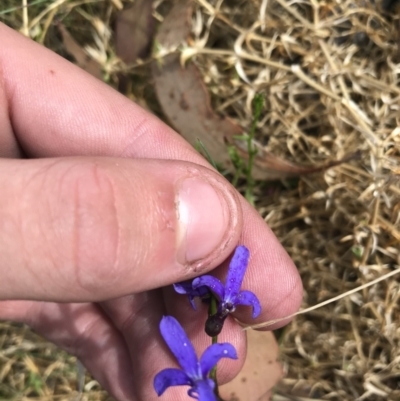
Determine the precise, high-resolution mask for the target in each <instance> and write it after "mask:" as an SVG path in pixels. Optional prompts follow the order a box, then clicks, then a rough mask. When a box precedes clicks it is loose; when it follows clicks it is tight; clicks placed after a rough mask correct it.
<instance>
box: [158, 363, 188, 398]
mask: <svg viewBox="0 0 400 401" xmlns="http://www.w3.org/2000/svg"><path fill="white" fill-rule="evenodd" d="M191 384H192V381H191V380H190V378H189V377H188V375H187V374H186V373H185V372H183V371H182V370H180V369H164V370H162V371H161V372H159V373H157V374H156V377H155V378H154V383H153V385H154V390H156V393H157V395H158V396H160V395H161V394H162V393H164V391H165V390H166V389H167V388H168V387H171V386H184V385H188V386H190V385H191Z"/></svg>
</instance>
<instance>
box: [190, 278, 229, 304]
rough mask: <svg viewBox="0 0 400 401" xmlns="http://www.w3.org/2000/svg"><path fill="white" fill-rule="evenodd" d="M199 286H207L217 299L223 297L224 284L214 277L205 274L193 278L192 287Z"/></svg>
mask: <svg viewBox="0 0 400 401" xmlns="http://www.w3.org/2000/svg"><path fill="white" fill-rule="evenodd" d="M201 286H205V287H208V288H209V289H210V291H212V292H213V293H214V294H215V295H216V296H217V297H218V298H219V300H223V299H224V295H225V289H224V285H223V284H222V283H221V281H220V280H218V279H217V278H216V277H213V276H208V275H205V276H200V277H197V278H195V279H194V280H193V288H195V289H196V288H199V287H201Z"/></svg>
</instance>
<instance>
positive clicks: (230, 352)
mask: <svg viewBox="0 0 400 401" xmlns="http://www.w3.org/2000/svg"><path fill="white" fill-rule="evenodd" d="M221 358H230V359H237V353H236V350H235V347H234V346H233V345H232V344H229V343H217V344H213V345H210V346H209V347H208V348H207V349H206V350H205V351H204V353H203V355H202V356H201V358H200V369H201V373H202V374H203V377H206V376H207V375H208V374H209V373H210V370H211V369H212V368H213V367H214V366H215V365H216V364H217V363H218V362H219V360H220V359H221Z"/></svg>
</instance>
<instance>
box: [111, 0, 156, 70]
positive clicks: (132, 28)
mask: <svg viewBox="0 0 400 401" xmlns="http://www.w3.org/2000/svg"><path fill="white" fill-rule="evenodd" d="M154 28H155V20H154V18H153V1H152V0H136V1H135V2H134V3H133V5H132V6H131V7H129V8H126V9H125V10H122V11H121V12H119V13H118V16H117V20H116V23H115V50H116V53H117V56H118V57H119V58H120V59H121V60H122V61H124V62H125V63H126V64H132V63H133V62H135V61H136V60H137V59H138V58H143V57H146V56H147V55H149V52H150V49H151V43H152V39H153V33H154Z"/></svg>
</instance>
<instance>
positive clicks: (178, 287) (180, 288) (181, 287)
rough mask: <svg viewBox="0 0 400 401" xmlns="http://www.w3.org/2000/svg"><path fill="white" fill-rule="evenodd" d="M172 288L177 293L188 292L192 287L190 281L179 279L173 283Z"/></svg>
mask: <svg viewBox="0 0 400 401" xmlns="http://www.w3.org/2000/svg"><path fill="white" fill-rule="evenodd" d="M173 286H174V290H175V291H176V292H177V293H178V294H190V291H191V290H192V289H193V287H192V281H191V280H190V281H181V282H180V283H175V284H173Z"/></svg>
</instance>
